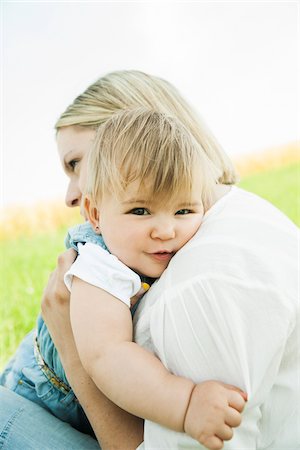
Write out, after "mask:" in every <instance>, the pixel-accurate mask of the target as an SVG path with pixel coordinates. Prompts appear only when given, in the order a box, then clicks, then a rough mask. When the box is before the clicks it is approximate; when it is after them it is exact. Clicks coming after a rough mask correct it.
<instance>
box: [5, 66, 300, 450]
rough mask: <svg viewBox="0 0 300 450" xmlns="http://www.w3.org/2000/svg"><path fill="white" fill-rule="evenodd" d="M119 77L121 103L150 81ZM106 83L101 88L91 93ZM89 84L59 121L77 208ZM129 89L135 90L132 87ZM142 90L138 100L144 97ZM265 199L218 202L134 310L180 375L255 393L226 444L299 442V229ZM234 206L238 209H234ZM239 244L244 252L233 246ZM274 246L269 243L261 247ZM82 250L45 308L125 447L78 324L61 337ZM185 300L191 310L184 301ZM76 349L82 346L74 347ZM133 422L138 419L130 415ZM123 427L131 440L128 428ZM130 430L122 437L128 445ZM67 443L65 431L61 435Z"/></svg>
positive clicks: (168, 95)
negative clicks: (81, 351)
mask: <svg viewBox="0 0 300 450" xmlns="http://www.w3.org/2000/svg"><path fill="white" fill-rule="evenodd" d="M120 75H121V74H117V75H115V74H112V76H111V80H113V79H114V85H115V86H117V88H118V89H117V90H116V91H115V94H116V95H115V96H114V100H116V99H117V100H118V102H119V107H122V102H121V100H120V97H119V96H120V89H121V90H122V89H124V93H128V92H129V90H130V89H129V90H128V88H131V91H132V89H133V87H134V86H140V85H139V83H138V82H137V78H139V77H140V76H141V75H139V74H138V73H127V74H126V73H123V74H122V76H120ZM127 75H128V76H127ZM131 75H132V78H131V83H129V86H128V78H129V79H130V77H131ZM143 77H144V78H143ZM142 78H143V79H144V80H145V81H146V83H144V86H143V88H142V89H141V90H140V94H141V98H142V99H144V97H146V98H148V99H149V98H151V101H150V103H149V102H148V101H147V104H146V106H151V107H159V105H157V104H154V105H153V96H152V97H151V96H150V97H149V96H147V94H145V91H144V89H146V92H148V93H149V77H147V76H142ZM150 78H151V77H150ZM108 79H109V77H108V78H106V79H104V80H105V82H104V83H103V84H102V85H101V89H104V91H105V88H106V89H107V86H108V84H109V83H108ZM124 80H127V81H126V82H125V81H124ZM133 80H135V81H133ZM156 82H157V83H158V85H159V88H158V87H155V89H154V88H153V84H152V86H151V88H150V91H151V92H152V93H153V95H157V98H158V99H159V100H160V101H159V102H160V103H161V99H163V100H164V101H163V102H162V103H163V104H164V102H165V103H166V104H168V105H169V109H168V107H166V106H165V105H164V106H162V108H164V111H167V112H169V113H170V111H171V112H172V111H174V108H175V110H176V112H177V115H178V116H179V117H180V118H181V120H182V121H183V122H184V123H185V125H186V126H188V127H189V129H190V130H191V132H192V133H193V134H194V136H195V138H196V139H198V141H199V135H200V136H201V135H203V130H201V133H200V134H199V133H198V130H199V128H198V125H197V121H195V119H193V115H192V114H189V112H188V111H189V110H188V108H187V107H186V105H185V104H184V103H182V101H181V99H180V97H178V94H176V92H175V91H173V89H171V90H170V91H169V89H168V88H167V87H168V85H167V84H166V83H165V82H161V81H160V80H156ZM107 83H108V84H107ZM124 84H125V85H126V86H124ZM152 88H153V90H152ZM96 90H97V89H95V90H93V91H92V96H93V94H94V93H95V92H96ZM165 91H167V92H165ZM106 92H107V91H106ZM174 92H175V94H174ZM89 94H90V95H86V96H83V97H79V99H78V101H77V104H76V105H75V103H74V105H73V106H71V107H70V108H69V109H68V110H67V112H66V114H64V115H63V116H62V118H61V120H62V121H63V122H62V123H60V122H58V128H60V127H65V128H61V129H60V131H58V141H60V153H61V157H62V160H64V161H65V167H66V170H67V171H68V173H69V175H70V178H71V181H70V187H69V190H68V194H67V203H68V204H69V205H70V206H76V205H78V204H79V203H80V195H81V194H80V186H81V185H80V180H79V174H80V161H81V164H82V159H83V158H82V156H83V154H82V150H81V151H79V148H78V147H76V145H78V143H79V142H80V139H81V143H83V144H84V145H86V150H88V147H89V142H90V139H91V138H92V133H93V129H92V128H85V129H78V128H76V127H75V128H74V127H72V125H74V124H75V123H77V124H78V123H80V120H82V117H83V115H82V114H81V113H82V104H83V103H84V102H87V104H88V106H89V107H88V109H87V110H86V111H88V116H89V119H88V120H87V121H86V122H85V123H86V124H87V126H90V127H93V126H94V125H95V103H93V102H92V101H90V99H91V91H90V92H89ZM117 94H119V96H118V95H117ZM123 98H127V97H126V95H125V96H124V97H122V99H123ZM134 98H135V101H136V99H137V97H136V96H135V97H134ZM178 99H179V100H178ZM108 100H109V103H107V105H108V104H109V106H110V108H111V109H110V111H111V112H112V111H115V109H114V106H112V103H113V102H112V97H111V96H108V97H106V101H108ZM131 100H132V99H131ZM139 104H140V103H139ZM128 106H136V103H134V102H133V103H129V105H128ZM102 107H103V103H101V108H102ZM74 108H75V109H74ZM102 112H103V111H102ZM105 112H106V114H108V113H107V111H105ZM72 116H73V119H71V117H72ZM74 117H75V119H74ZM68 120H69V122H68ZM72 120H73V122H72ZM74 120H75V121H74ZM76 120H77V122H76ZM78 120H79V122H78ZM75 137H76V138H75ZM77 138H78V140H77ZM200 143H201V144H202V146H204V148H205V149H206V151H207V154H208V156H209V157H210V159H211V160H212V161H213V162H214V163H215V165H216V166H217V167H218V168H219V169H220V168H221V169H223V170H222V173H223V175H222V176H221V178H220V180H219V181H220V183H223V184H224V183H228V184H231V183H233V182H234V172H233V171H232V170H231V169H230V165H228V164H227V162H226V158H225V157H223V155H222V152H221V151H220V150H219V148H218V146H216V144H215V143H214V141H213V140H212V139H211V138H210V136H209V135H207V139H205V140H204V141H203V140H202V142H200ZM82 148H83V147H81V149H82ZM76 149H77V154H76ZM83 165H84V161H83ZM73 169H74V170H73ZM245 203H246V205H245ZM247 203H249V205H248V204H247ZM258 203H259V207H258V206H257V202H256V200H254V199H253V197H251V196H250V197H249V198H247V196H246V197H245V195H243V196H242V197H240V196H239V195H237V193H236V191H234V190H231V192H230V193H229V194H226V195H224V196H222V198H220V201H218V202H217V203H216V204H215V205H214V206H213V207H212V208H211V210H210V211H209V212H208V214H207V216H206V224H204V225H205V226H204V227H201V230H200V232H199V233H198V234H197V236H196V239H194V240H193V243H192V244H191V245H188V246H187V247H186V251H185V252H183V253H181V257H180V258H177V259H176V260H175V259H174V262H173V261H172V264H171V265H170V267H169V268H168V270H167V272H166V276H164V277H162V279H161V280H160V282H159V283H158V284H157V285H156V286H155V289H153V288H152V289H151V291H150V292H149V294H148V295H147V302H145V301H143V302H142V304H141V306H140V308H139V310H138V313H137V316H136V319H135V322H136V330H135V337H136V341H137V342H138V343H139V344H141V345H143V346H144V347H147V348H148V349H149V350H151V351H153V350H154V349H155V351H156V353H157V354H158V356H159V357H160V359H161V360H162V361H163V362H164V364H165V365H166V367H167V368H168V369H169V370H171V371H172V372H174V373H176V374H179V375H184V376H187V377H190V378H192V379H193V380H194V381H197V382H198V381H201V380H203V379H208V378H215V379H220V380H221V379H222V380H223V381H230V382H232V381H234V382H235V383H236V385H238V386H240V387H242V388H246V389H245V390H246V391H247V392H248V393H249V394H250V397H249V405H248V408H247V409H246V411H245V413H244V421H243V425H242V426H241V427H240V428H239V429H238V430H237V431H236V436H235V438H234V439H233V440H232V441H230V443H229V444H228V446H227V448H232V449H236V448H251V449H252V448H271V449H275V448H277V449H279V448H294V449H295V448H297V436H296V417H297V414H296V413H297V410H296V409H297V405H298V404H299V401H298V400H297V393H298V391H297V388H296V387H297V377H296V375H297V371H296V369H297V363H298V361H297V353H296V350H295V347H296V336H295V335H296V318H297V313H296V306H297V304H296V300H295V292H296V288H295V287H294V280H295V278H296V277H295V262H294V260H293V258H294V256H293V247H294V246H295V242H296V239H295V237H294V234H295V230H294V228H293V227H292V225H291V224H290V223H289V222H288V220H287V219H286V218H284V217H283V216H282V215H281V214H280V213H278V212H277V211H276V212H275V211H274V209H272V208H271V209H270V207H269V205H268V206H267V205H265V204H263V202H262V201H260V202H258ZM228 204H229V205H233V207H230V208H228ZM245 206H246V207H245ZM249 208H250V209H249ZM224 209H225V210H226V211H228V214H227V215H226V214H225V215H224ZM226 211H225V212H226ZM248 212H249V213H250V214H248ZM260 216H261V217H260ZM263 216H264V217H263ZM250 218H251V220H250ZM212 224H213V226H214V227H215V231H217V232H218V233H219V236H220V237H221V238H222V239H220V240H219V242H218V239H215V234H214V239H213V240H212V239H211V235H210V230H211V225H212ZM274 224H275V226H274ZM218 233H217V234H216V235H218ZM224 238H226V239H225V240H224ZM235 242H237V245H236V247H237V248H238V251H235V245H234V244H235ZM274 242H275V243H276V245H275V246H274ZM264 247H266V250H265V252H263V253H262V252H261V249H263V248H264ZM229 250H230V251H229ZM245 255H246V258H245V257H244V256H245ZM73 259H74V254H73V253H72V252H71V251H70V252H67V253H66V254H65V255H64V256H62V257H61V259H60V260H59V264H58V268H57V270H56V272H55V273H54V274H53V275H52V278H51V279H50V283H49V285H48V287H47V289H46V291H45V296H44V301H43V312H44V316H45V319H46V322H47V325H48V327H49V329H50V331H51V334H52V336H53V339H54V340H55V343H56V345H57V347H58V349H59V351H60V355H61V358H62V361H63V364H64V367H65V370H66V373H67V376H68V379H69V381H70V383H71V385H72V386H73V388H74V390H75V392H76V394H77V397H78V399H79V401H80V402H81V403H82V405H83V407H84V409H85V411H86V413H87V415H88V417H89V419H90V421H91V424H92V425H93V428H94V430H95V433H96V435H97V436H99V437H100V438H101V443H102V445H103V447H104V446H105V445H106V443H107V447H108V448H113V445H112V443H111V442H109V439H111V436H112V435H114V436H116V437H117V438H120V440H119V442H117V440H116V441H115V443H116V445H119V448H124V442H126V443H129V442H130V441H129V440H128V439H130V436H128V435H126V427H125V429H122V424H123V423H124V421H125V419H124V418H123V419H124V420H123V419H122V417H121V418H120V419H121V420H120V424H118V425H117V426H116V427H115V429H112V428H113V424H112V423H111V422H110V421H108V424H107V425H108V427H107V430H106V431H104V428H105V417H104V418H103V417H99V415H100V414H101V411H102V412H103V411H104V408H103V403H105V404H106V406H107V408H108V409H109V408H114V406H113V405H111V404H110V403H109V402H108V401H107V400H106V399H104V398H103V397H102V396H101V394H100V393H99V392H97V390H96V389H95V386H94V385H93V384H92V382H91V381H90V379H89V377H88V376H87V374H86V373H85V371H84V370H83V368H82V366H81V364H80V362H79V358H78V355H77V352H76V348H75V346H74V342H73V340H72V334H71V329H70V327H68V332H67V333H64V337H63V339H61V337H60V330H61V329H62V327H65V323H66V322H67V318H68V314H69V312H68V311H69V310H68V302H67V299H68V296H67V292H66V289H65V288H64V285H63V283H62V275H63V273H64V272H65V271H66V269H68V268H69V266H70V264H71V262H73ZM246 262H247V263H246ZM270 262H271V264H270ZM277 262H278V264H277ZM245 274H246V276H245ZM174 287H176V289H174ZM162 293H163V294H162ZM199 299H200V300H201V302H199ZM186 302H188V306H189V307H188V309H187V308H186V307H185V305H187V303H186ZM53 306H54V307H53ZM68 323H69V322H68ZM70 349H73V351H72V352H70ZM70 354H72V356H70ZM282 399H284V400H285V401H282ZM120 414H121V412H120ZM104 416H105V414H104ZM106 417H107V415H106ZM126 420H128V419H126ZM103 421H104V422H103ZM100 425H101V426H100ZM109 428H111V429H110V430H109ZM128 429H130V427H129V428H128V424H127V431H128ZM116 431H118V432H116ZM106 432H107V434H106ZM123 432H124V434H123ZM12 435H13V433H11V434H10V436H12ZM124 435H126V438H124V437H122V436H124ZM57 436H58V435H57ZM144 437H145V443H144V446H145V448H161V447H162V446H163V448H170V449H171V448H186V447H189V448H198V447H199V445H198V444H197V443H196V442H195V441H190V440H189V438H187V437H186V436H185V435H181V434H179V433H174V432H171V431H170V430H166V429H163V428H162V427H159V426H157V425H155V424H153V423H149V422H146V427H145V436H144ZM106 439H107V440H106ZM122 439H124V440H123V446H122V445H120V442H122ZM125 439H126V441H125ZM58 442H62V440H59V439H58ZM87 445H88V444H87ZM128 445H129V444H128ZM218 445H219V443H218V442H216V446H215V448H221V447H220V446H218ZM10 448H13V447H10ZM23 448H24V446H23ZM28 448H37V447H28ZM49 448H51V447H49ZM57 448H59V446H58V447H57ZM81 448H89V447H88V446H86V447H83V446H82V447H81ZM141 448H142V447H141Z"/></svg>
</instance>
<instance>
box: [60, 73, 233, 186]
mask: <svg viewBox="0 0 300 450" xmlns="http://www.w3.org/2000/svg"><path fill="white" fill-rule="evenodd" d="M138 107H144V108H150V109H154V110H156V111H160V112H162V113H165V114H167V115H170V116H175V117H177V118H178V119H179V120H180V121H181V122H182V123H183V125H184V126H185V127H186V128H187V129H188V130H189V131H190V133H191V134H192V135H193V136H194V138H195V139H196V141H197V142H198V144H199V145H200V146H201V147H202V149H203V151H204V152H205V153H206V155H207V157H208V158H209V159H210V160H211V161H212V163H213V164H214V165H215V166H216V167H217V168H218V169H220V178H219V182H220V183H224V184H234V183H235V182H236V173H235V170H234V167H233V164H232V162H231V160H230V159H229V158H228V156H227V155H226V153H225V152H224V151H223V149H222V148H221V147H220V145H219V144H218V142H217V141H216V140H215V138H214V136H213V135H212V133H211V132H210V131H209V130H208V129H207V128H206V127H205V125H204V123H203V122H202V120H200V119H199V118H198V117H197V115H196V113H195V111H194V110H193V109H192V108H191V106H190V105H189V104H188V103H187V102H186V101H185V100H184V99H183V97H182V96H181V94H180V93H179V92H178V91H177V89H175V87H174V86H172V85H171V84H170V83H168V82H167V81H165V80H163V79H161V78H158V77H155V76H152V75H148V74H145V73H143V72H140V71H137V70H125V71H116V72H112V73H109V74H107V75H106V76H104V77H102V78H100V79H99V80H97V81H96V82H95V83H93V84H92V85H91V86H89V87H88V88H87V89H86V90H85V92H83V94H81V95H79V96H78V97H77V98H76V99H75V100H74V102H73V103H72V104H71V105H70V106H69V107H68V108H67V109H66V110H65V112H64V113H63V114H62V115H61V116H60V118H59V119H58V121H57V122H56V125H55V127H56V129H57V130H59V129H60V128H61V127H66V126H70V125H80V126H88V127H94V128H96V127H98V126H99V125H101V124H102V123H104V122H105V121H106V120H108V119H109V118H110V117H111V116H112V115H113V114H114V113H116V112H117V111H120V110H124V109H134V108H138Z"/></svg>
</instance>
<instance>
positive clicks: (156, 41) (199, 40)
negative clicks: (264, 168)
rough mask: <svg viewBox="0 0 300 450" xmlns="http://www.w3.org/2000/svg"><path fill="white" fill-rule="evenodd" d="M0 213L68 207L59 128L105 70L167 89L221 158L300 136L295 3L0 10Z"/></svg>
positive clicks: (9, 6)
mask: <svg viewBox="0 0 300 450" xmlns="http://www.w3.org/2000/svg"><path fill="white" fill-rule="evenodd" d="M1 22H2V23H1V25H2V26H1V28H2V36H1V66H2V70H1V94H2V95H1V98H2V100H1V136H2V137H1V163H2V164H1V166H2V169H1V180H2V183H1V206H2V207H4V206H7V205H15V204H18V205H24V204H31V203H34V202H40V201H42V202H43V201H47V200H49V199H59V200H63V198H64V192H65V189H66V186H67V180H66V178H65V176H64V174H63V171H62V169H61V168H60V166H59V162H58V156H57V149H56V144H55V134H54V129H53V126H54V123H55V121H56V119H57V118H58V117H59V115H60V114H61V113H62V112H63V111H64V110H65V108H66V107H67V106H68V105H69V104H70V103H71V102H72V101H73V100H74V98H75V97H76V96H77V95H79V94H80V93H81V92H83V91H84V90H85V88H86V87H87V86H88V85H89V84H91V83H92V82H94V81H95V80H96V79H97V78H99V77H100V76H102V75H105V74H106V73H108V72H111V71H114V70H122V69H138V70H142V71H145V72H148V73H151V74H153V75H157V76H160V77H162V78H165V79H167V80H168V81H170V82H171V83H172V84H174V85H175V86H176V87H177V88H178V89H179V91H180V92H181V93H182V94H183V95H184V97H185V98H186V99H187V100H188V101H189V103H190V104H191V105H192V106H193V107H194V108H195V109H196V110H197V112H198V113H199V114H200V116H201V117H202V118H203V119H204V121H205V122H206V124H207V125H208V127H209V128H210V129H211V130H212V131H213V133H214V135H215V136H216V138H217V139H218V141H219V142H220V143H221V145H222V146H223V148H224V149H225V150H226V152H227V153H228V154H229V155H230V156H232V157H233V158H234V157H237V156H240V155H244V154H249V153H253V152H261V151H264V150H266V149H269V148H272V147H277V146H281V145H285V144H289V143H291V142H295V141H296V140H297V139H298V138H299V128H298V127H297V125H298V123H299V122H300V121H299V119H300V117H299V86H297V81H298V79H299V56H298V55H299V3H298V2H297V1H277V2H275V1H266V2H265V1H258V2H256V1H251V2H250V1H248V2H247V1H245V2H244V1H235V2H234V1H209V2H208V1H194V2H189V1H180V2H177V1H163V0H162V1H152V2H143V1H138V2H127V1H123V2H120V1H118V2H114V1H109V2H101V1H96V2H95V1H93V2H90V1H84V2H83V1H82V2H80V1H48V2H47V1H41V2H39V1H32V2H27V1H19V2H16V1H2V3H1Z"/></svg>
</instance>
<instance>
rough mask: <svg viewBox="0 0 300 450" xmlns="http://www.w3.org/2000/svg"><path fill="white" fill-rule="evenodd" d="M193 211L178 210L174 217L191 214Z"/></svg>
mask: <svg viewBox="0 0 300 450" xmlns="http://www.w3.org/2000/svg"><path fill="white" fill-rule="evenodd" d="M192 212H193V211H192V210H191V209H186V208H184V209H180V210H179V211H176V213H175V215H184V214H191V213H192Z"/></svg>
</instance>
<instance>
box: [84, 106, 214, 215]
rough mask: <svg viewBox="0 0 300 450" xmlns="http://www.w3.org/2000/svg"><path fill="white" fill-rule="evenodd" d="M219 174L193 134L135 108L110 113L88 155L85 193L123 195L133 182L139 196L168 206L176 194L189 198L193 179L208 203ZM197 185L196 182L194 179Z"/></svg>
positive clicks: (166, 118) (172, 120)
mask: <svg viewBox="0 0 300 450" xmlns="http://www.w3.org/2000/svg"><path fill="white" fill-rule="evenodd" d="M219 176H220V171H218V170H217V169H216V168H215V166H214V165H213V164H212V163H211V161H210V160H209V159H208V158H207V155H206V154H205V152H204V151H203V149H202V147H201V146H200V145H199V143H198V142H197V141H196V140H195V138H194V137H193V136H192V135H191V133H190V132H189V131H188V130H187V129H186V127H184V125H182V123H181V122H180V121H179V120H178V119H176V118H174V117H170V116H167V115H166V114H163V113H161V112H157V111H153V110H149V109H145V108H138V109H134V110H123V111H121V112H119V113H116V114H115V115H113V116H112V117H111V118H110V119H109V120H107V121H106V122H105V123H104V124H103V125H101V126H100V127H99V129H98V131H97V134H96V138H95V141H94V144H93V147H92V149H91V150H90V153H89V159H88V168H87V184H86V192H85V194H86V195H87V196H88V198H89V199H90V201H91V203H92V204H94V205H98V204H99V202H100V204H101V200H102V198H103V196H105V195H107V194H110V195H113V196H116V197H119V198H120V197H122V194H124V192H125V190H126V188H127V187H128V185H129V184H131V183H134V182H137V185H136V187H137V192H138V193H139V192H141V198H143V199H144V200H146V199H145V198H144V196H143V195H145V190H146V194H147V199H149V201H151V200H152V201H153V200H154V199H155V201H157V202H159V203H160V204H170V203H172V202H173V201H174V200H176V198H178V196H179V195H180V194H185V195H186V198H188V199H189V201H191V193H192V189H193V185H194V183H195V180H198V181H199V186H200V188H199V191H200V192H199V201H200V200H202V203H203V206H204V209H205V210H207V209H208V208H209V207H210V204H211V201H212V195H213V193H214V187H215V186H216V183H217V179H218V178H219ZM197 186H198V183H197Z"/></svg>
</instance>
